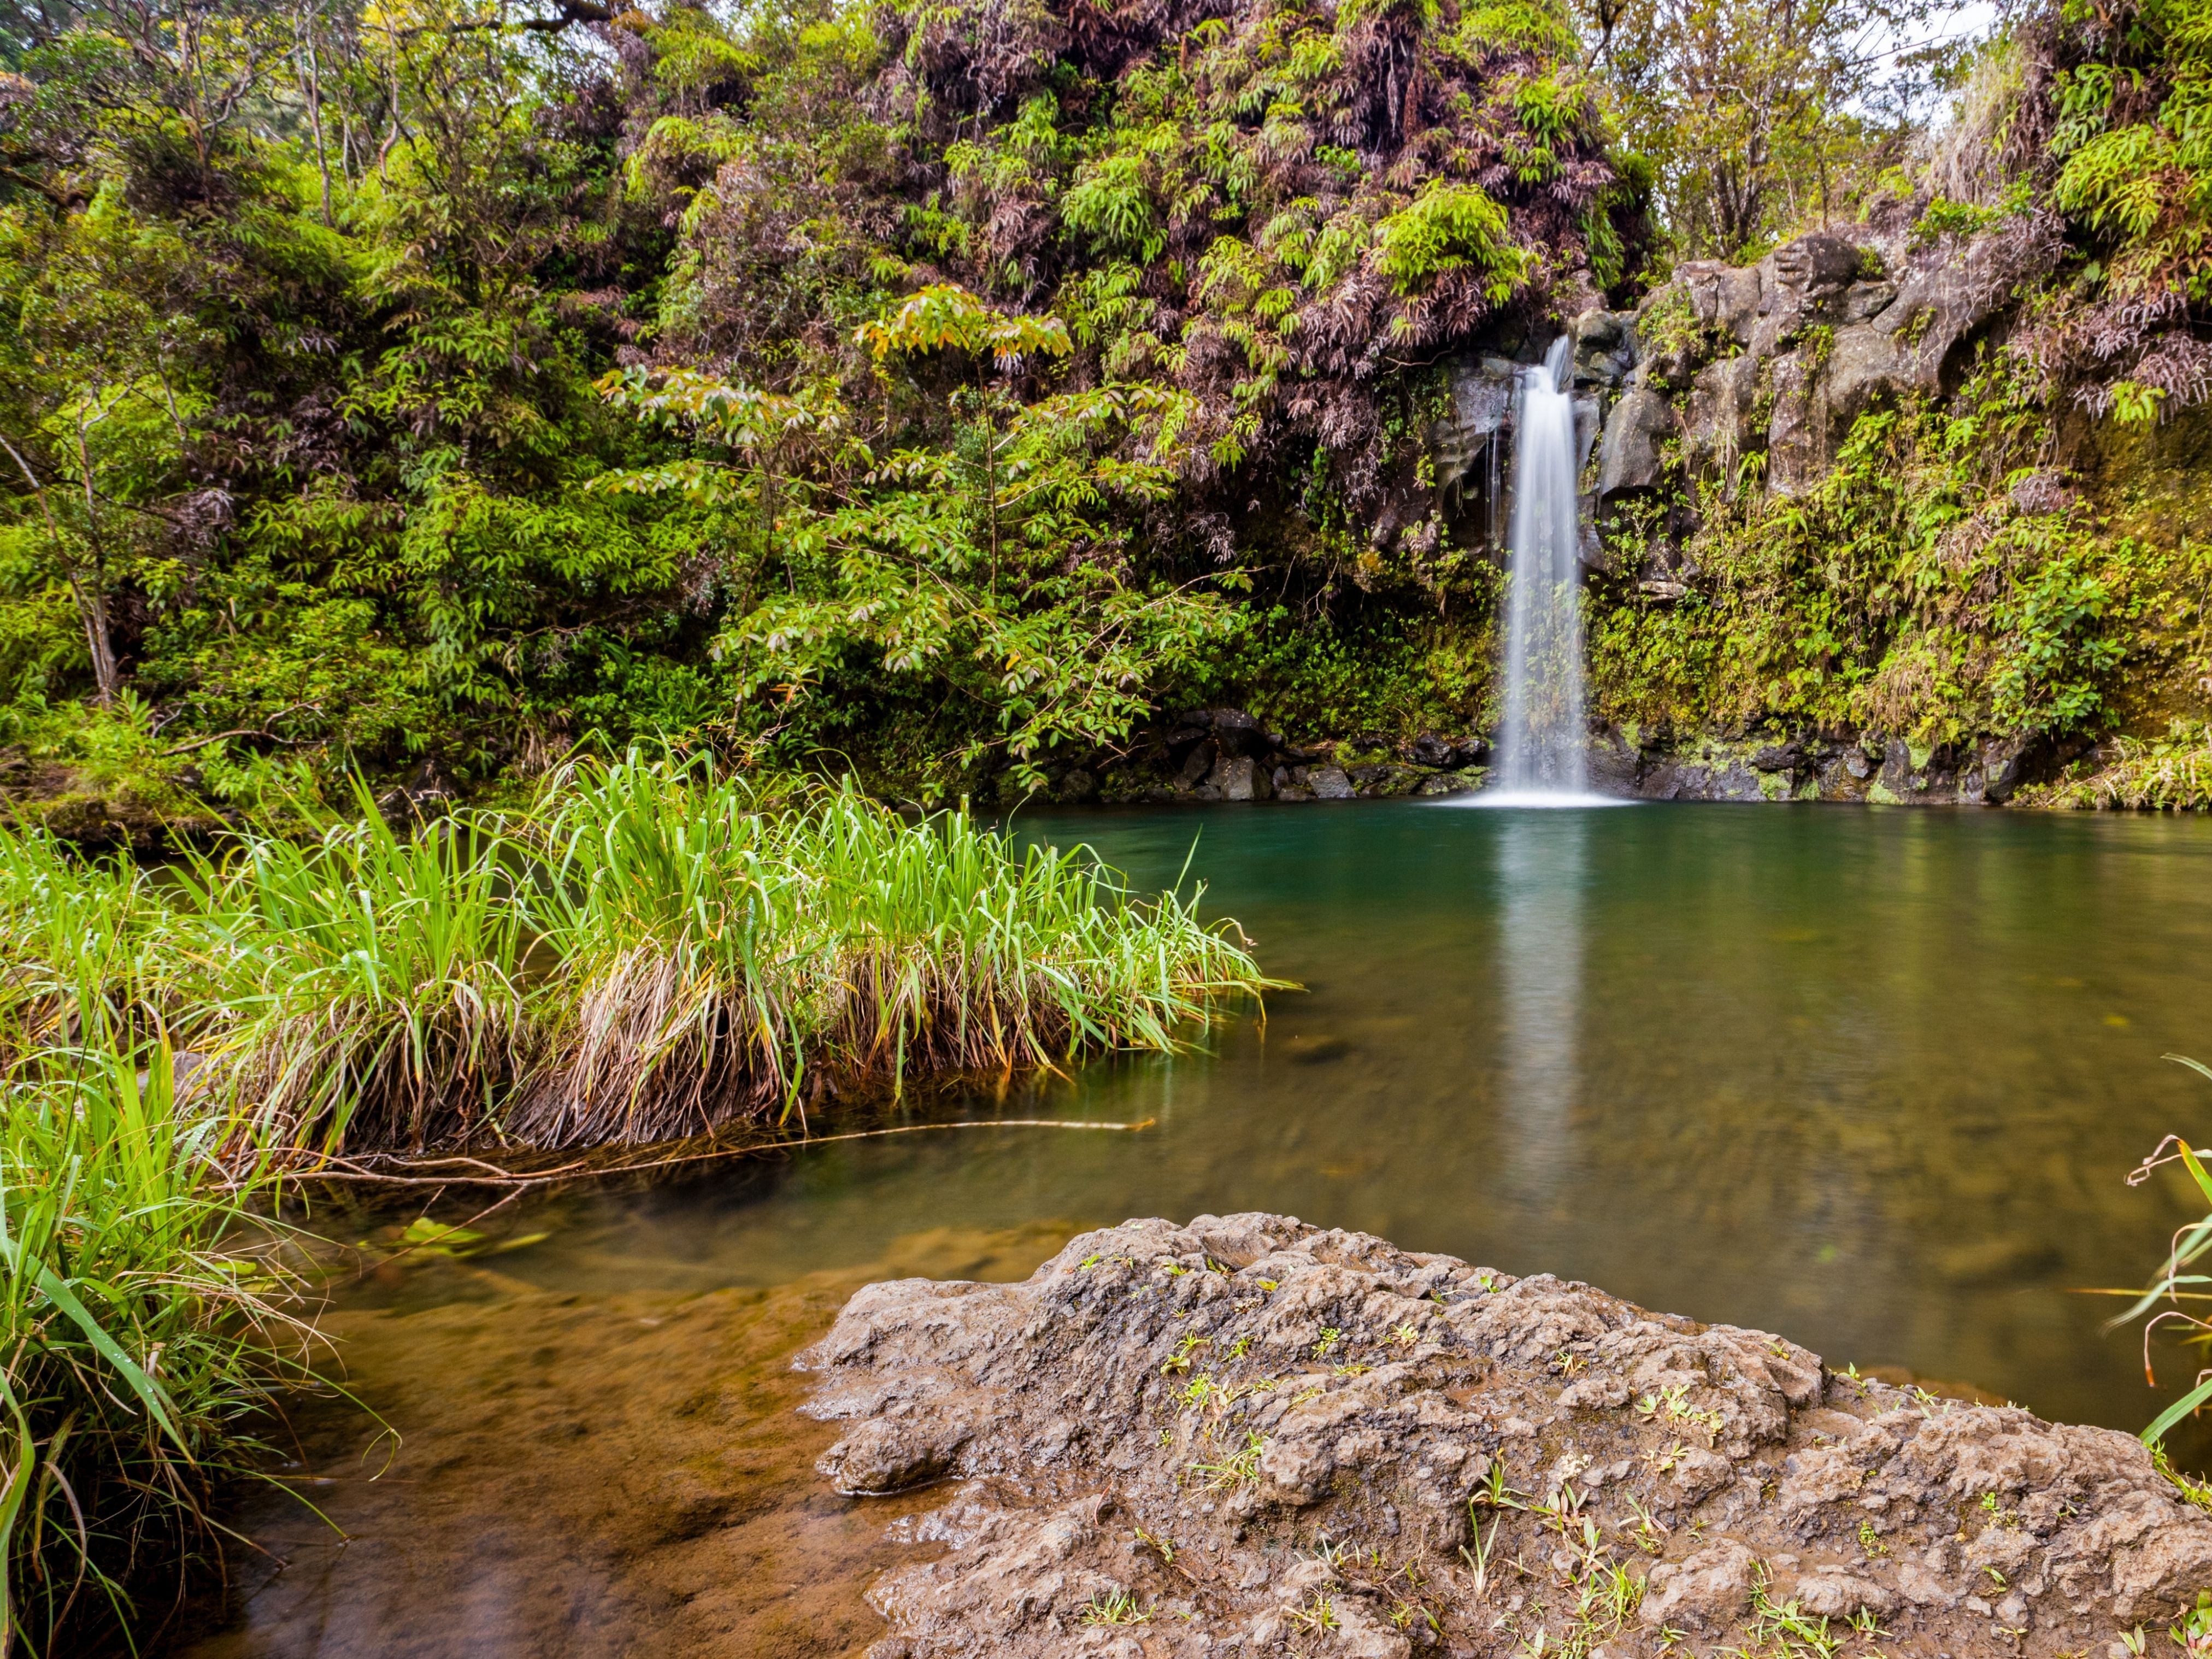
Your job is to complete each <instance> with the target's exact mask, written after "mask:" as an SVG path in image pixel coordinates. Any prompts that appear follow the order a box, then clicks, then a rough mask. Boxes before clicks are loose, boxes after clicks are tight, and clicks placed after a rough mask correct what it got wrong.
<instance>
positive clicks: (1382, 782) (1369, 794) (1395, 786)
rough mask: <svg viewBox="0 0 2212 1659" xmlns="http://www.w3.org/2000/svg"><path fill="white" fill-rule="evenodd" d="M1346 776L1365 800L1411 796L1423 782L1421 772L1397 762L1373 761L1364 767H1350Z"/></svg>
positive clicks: (1346, 771)
mask: <svg viewBox="0 0 2212 1659" xmlns="http://www.w3.org/2000/svg"><path fill="white" fill-rule="evenodd" d="M1345 775H1346V776H1347V777H1349V778H1350V779H1351V780H1352V788H1353V790H1354V791H1355V792H1356V793H1358V794H1359V795H1360V796H1361V797H1362V798H1363V799H1366V798H1381V797H1387V796H1391V795H1410V794H1412V793H1413V791H1414V789H1415V788H1417V787H1419V784H1420V781H1421V775H1420V774H1419V772H1417V771H1415V770H1414V769H1413V768H1412V767H1410V766H1401V765H1399V764H1398V763H1396V762H1395V761H1372V762H1370V763H1367V764H1365V765H1363V766H1348V767H1346V769H1345Z"/></svg>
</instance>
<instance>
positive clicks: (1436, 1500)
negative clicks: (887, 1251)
mask: <svg viewBox="0 0 2212 1659" xmlns="http://www.w3.org/2000/svg"><path fill="white" fill-rule="evenodd" d="M799 1364H800V1365H801V1366H802V1367H804V1368H807V1369H811V1370H813V1371H815V1372H816V1373H817V1374H818V1376H819V1379H820V1382H819V1386H818V1388H817V1390H816V1392H815V1394H814V1395H813V1396H812V1399H811V1403H810V1404H809V1405H808V1407H805V1409H806V1410H807V1411H808V1412H809V1413H811V1414H812V1415H815V1416H817V1417H821V1418H826V1419H836V1420H840V1421H842V1422H844V1423H846V1424H847V1425H849V1426H848V1428H847V1430H846V1432H845V1434H844V1437H843V1438H842V1439H841V1440H840V1441H839V1442H838V1443H837V1444H836V1446H835V1447H833V1448H832V1449H831V1450H830V1451H829V1454H828V1455H826V1456H825V1457H824V1458H823V1461H822V1463H821V1465H820V1467H821V1469H822V1472H823V1474H824V1475H825V1476H826V1477H827V1478H828V1479H829V1481H830V1482H831V1483H832V1484H833V1485H834V1486H836V1487H837V1488H838V1490H840V1491H842V1492H848V1493H878V1492H891V1491H896V1490H900V1489H902V1488H906V1487H910V1486H915V1485H917V1484H920V1483H922V1482H926V1481H932V1480H948V1481H951V1482H957V1484H955V1485H949V1486H947V1488H946V1492H945V1498H946V1502H945V1505H944V1507H943V1508H941V1509H940V1510H937V1511H936V1512H935V1513H933V1514H932V1515H930V1516H927V1517H925V1518H923V1519H922V1520H921V1522H919V1524H917V1525H914V1526H912V1527H911V1528H908V1530H907V1531H906V1532H905V1533H904V1534H902V1535H904V1536H906V1537H908V1539H909V1540H910V1541H912V1542H913V1543H915V1545H916V1546H917V1547H922V1546H928V1547H934V1548H935V1550H936V1553H935V1554H934V1559H917V1560H916V1561H915V1563H914V1565H910V1566H907V1567H904V1568H901V1569H896V1570H894V1571H892V1572H890V1574H889V1575H887V1576H886V1577H884V1579H883V1580H882V1581H880V1582H879V1583H878V1584H877V1585H876V1587H875V1588H874V1589H873V1590H872V1592H871V1596H870V1599H871V1601H872V1604H873V1605H874V1606H875V1607H877V1609H878V1611H879V1612H880V1613H882V1614H883V1615H884V1619H885V1620H887V1621H888V1623H889V1625H890V1634H889V1635H888V1636H886V1637H885V1638H884V1639H883V1640H882V1641H880V1642H878V1643H877V1644H875V1645H874V1647H872V1649H871V1650H870V1653H871V1655H872V1659H925V1656H932V1659H933V1656H939V1655H943V1656H951V1655H956V1654H957V1655H962V1656H977V1659H1014V1656H1024V1659H1028V1656H1038V1655H1058V1654H1076V1653H1092V1652H1096V1653H1110V1654H1115V1655H1120V1656H1127V1659H1138V1656H1152V1659H1158V1656H1169V1655H1173V1656H1178V1659H1197V1656H1228V1655H1236V1656H1238V1659H1253V1656H1259V1655H1267V1654H1289V1653H1297V1654H1315V1655H1335V1656H1365V1659H1386V1656H1387V1659H1402V1656H1410V1655H1412V1654H1413V1653H1414V1652H1416V1651H1422V1652H1433V1653H1438V1654H1446V1653H1449V1654H1467V1655H1485V1656H1498V1659H1504V1656H1507V1655H1509V1654H1514V1653H1522V1654H1527V1653H1531V1652H1553V1651H1563V1652H1565V1654H1567V1655H1569V1656H1571V1659H1585V1656H1587V1659H1595V1656H1596V1655H1598V1654H1599V1653H1604V1654H1607V1655H1613V1656H1627V1655H1630V1654H1635V1655H1638V1656H1650V1659H1659V1656H1662V1655H1664V1654H1667V1653H1670V1652H1674V1651H1675V1650H1678V1648H1680V1646H1681V1645H1682V1644H1686V1648H1687V1650H1689V1651H1694V1652H1699V1653H1707V1652H1716V1651H1718V1650H1721V1649H1723V1648H1736V1649H1741V1650H1743V1651H1745V1652H1747V1653H1753V1654H1759V1653H1774V1654H1778V1655H1798V1656H1812V1655H1814V1654H1816V1653H1820V1654H1826V1653H1830V1652H1835V1653H1839V1654H1840V1655H1841V1656H1842V1659H1862V1656H1864V1659H1871V1656H1872V1655H1873V1654H1874V1653H1875V1652H1879V1653H1881V1654H1882V1655H1885V1656H1889V1659H1896V1656H1899V1655H1906V1654H1911V1655H1926V1656H1928V1659H1937V1656H1942V1659H1984V1656H1988V1659H1994V1656H1997V1655H2005V1656H2020V1655H2032V1656H2049V1659H2057V1656H2061V1655H2076V1656H2092V1659H2105V1656H2106V1653H2107V1650H2108V1649H2109V1650H2110V1651H2111V1652H2112V1653H2113V1654H2124V1650H2123V1648H2122V1647H2121V1646H2120V1645H2119V1644H2118V1638H2119V1637H2120V1636H2121V1635H2122V1633H2124V1632H2132V1631H2133V1630H2134V1629H2135V1627H2136V1626H2138V1625H2139V1624H2141V1625H2149V1626H2157V1625H2158V1624H2159V1623H2160V1622H2162V1621H2166V1620H2171V1619H2172V1618H2173V1617H2174V1616H2176V1615H2177V1614H2178V1613H2179V1612H2180V1610H2181V1609H2182V1608H2183V1607H2185V1605H2187V1604H2189V1603H2191V1602H2193V1601H2194V1600H2195V1597H2196V1595H2197V1590H2198V1589H2200V1588H2203V1587H2204V1586H2207V1585H2212V1516H2206V1515H2205V1514H2203V1512H2201V1511H2199V1510H2195V1509H2192V1508H2191V1507H2190V1506H2188V1505H2187V1504H2185V1503H2183V1502H2182V1501H2181V1499H2180V1498H2179V1493H2178V1492H2177V1491H2176V1489H2175V1488H2173V1487H2172V1486H2171V1485H2170V1484H2169V1483H2167V1482H2166V1480H2164V1479H2163V1477H2161V1476H2160V1474H2158V1473H2157V1471H2156V1470H2155V1469H2154V1467H2153V1465H2152V1463H2151V1460H2150V1457H2149V1455H2148V1453H2146V1452H2145V1450H2144V1449H2143V1448H2142V1446H2140V1445H2139V1444H2137V1443H2136V1442H2135V1441H2134V1440H2133V1439H2131V1438H2130V1437H2128V1436H2126V1435H2123V1434H2119V1433H2116V1432H2113V1431H2109V1430H2104V1429H2090V1428H2066V1427H2059V1426H2055V1425H2051V1424H2047V1423H2044V1422H2041V1421H2039V1420H2038V1419H2036V1418H2034V1417H2033V1416H2031V1415H2030V1414H2029V1413H2027V1412H2025V1411H2021V1410H2019V1409H2017V1408H2015V1407H1984V1406H1973V1405H1962V1404H1957V1403H1954V1402H1950V1401H1938V1400H1936V1399H1933V1398H1931V1397H1929V1396H1927V1395H1918V1394H1907V1393H1905V1392H1903V1391H1900V1390H1899V1389H1893V1388H1890V1387H1887V1386H1886V1385H1883V1384H1881V1383H1868V1382H1862V1381H1859V1380H1857V1379H1855V1378H1850V1377H1844V1376H1836V1375H1834V1374H1832V1373H1830V1372H1829V1371H1827V1370H1826V1369H1825V1368H1824V1367H1823V1366H1822V1364H1821V1363H1820V1359H1819V1358H1818V1357H1817V1356H1815V1355H1814V1354H1811V1353H1808V1352H1806V1351H1805V1350H1804V1349H1802V1348H1800V1347H1798V1346H1796V1345H1795V1344H1793V1343H1790V1342H1788V1341H1785V1340H1782V1339H1781V1338H1778V1337H1774V1336H1769V1335H1767V1334H1764V1333H1762V1332H1758V1331H1748V1330H1740V1329H1737V1328H1733V1327H1730V1326H1724V1325H1700V1324H1697V1323H1695V1322H1692V1321H1690V1320H1686V1319H1681V1318H1675V1317H1672V1316H1666V1315H1657V1314H1650V1313H1646V1312H1644V1310H1641V1309H1639V1308H1636V1307H1634V1306H1632V1305H1631V1304H1627V1303H1625V1302H1622V1301H1620V1300H1618V1299H1617V1298H1615V1297H1610V1296H1607V1295H1606V1294H1604V1293H1603V1292H1601V1291H1595V1290H1592V1289H1591V1288H1589V1286H1588V1285H1577V1284H1570V1283H1563V1282H1561V1281H1560V1280H1558V1279H1553V1278H1550V1277H1548V1276H1546V1277H1537V1278H1530V1279H1517V1280H1516V1279H1512V1278H1510V1277H1509V1276H1507V1275H1504V1274H1501V1273H1492V1272H1489V1271H1486V1270H1485V1269H1482V1268H1478V1267H1469V1266H1468V1264H1467V1263H1465V1262H1462V1261H1456V1260H1455V1259H1453V1258H1452V1257H1449V1256H1441V1255H1414V1254H1409V1253H1407V1252H1405V1251H1402V1250H1400V1249H1395V1247H1393V1246H1392V1245H1390V1244H1388V1243H1384V1242H1383V1240H1381V1239H1378V1238H1373V1237H1368V1236H1366V1235H1364V1234H1358V1233H1345V1232H1334V1231H1329V1232H1324V1231H1320V1230H1318V1229H1316V1228H1313V1227H1310V1226H1307V1225H1304V1224H1303V1223H1300V1222H1298V1221H1296V1220H1292V1219H1289V1218H1285V1217H1281V1216H1273V1215H1256V1214H1255V1215H1237V1216H1229V1217H1225V1218H1221V1217H1212V1216H1201V1217H1200V1218H1198V1219H1196V1220H1194V1221H1193V1222H1192V1223H1191V1224H1190V1225H1188V1227H1178V1226H1176V1225H1172V1224H1171V1223H1169V1222H1166V1221H1157V1220H1155V1221H1132V1222H1128V1223H1126V1224H1124V1225H1121V1226H1119V1227H1115V1228H1112V1229H1109V1230H1106V1231H1099V1232H1094V1233H1089V1234H1085V1235H1084V1236H1083V1237H1079V1238H1077V1239H1076V1240H1074V1241H1073V1243H1070V1244H1069V1245H1068V1246H1067V1248H1066V1249H1064V1250H1062V1251H1061V1252H1060V1255H1058V1256H1056V1257H1054V1259H1053V1260H1052V1261H1049V1262H1048V1263H1047V1264H1046V1265H1045V1266H1044V1267H1041V1268H1039V1269H1038V1270H1037V1272H1036V1274H1035V1275H1034V1276H1032V1277H1031V1278H1030V1279H1029V1280H1028V1281H1027V1282H1026V1283H1024V1284H1021V1285H968V1284H944V1283H938V1282H933V1281H930V1280H926V1279H904V1280H900V1281H897V1282H895V1283H890V1284H881V1285H872V1286H870V1287H869V1288H867V1289H866V1290H865V1291H861V1292H860V1294H859V1295H857V1296H855V1297H854V1298H853V1300H852V1301H851V1303H849V1304H848V1305H847V1307H846V1309H845V1310H844V1312H843V1314H842V1316H840V1318H839V1319H838V1321H837V1323H836V1328H834V1329H833V1330H832V1331H831V1332H830V1333H829V1335H828V1336H827V1337H826V1338H824V1339H823V1340H822V1341H821V1342H820V1343H819V1344H818V1345H817V1346H815V1347H814V1348H812V1349H811V1350H810V1351H809V1352H807V1353H806V1354H805V1355H804V1356H802V1357H801V1358H800V1361H799ZM904 1524H905V1523H902V1526H903V1525H904ZM918 1553H919V1551H918ZM1822 1620H1826V1621H1827V1622H1826V1625H1825V1626H1823V1624H1822V1622H1821V1621H1822ZM1792 1621H1795V1622H1794V1624H1793V1623H1792ZM1808 1632H1817V1633H1818V1641H1817V1642H1814V1641H1813V1640H1812V1639H1811V1638H1809V1637H1808ZM2152 1639H2153V1640H2154V1641H2157V1642H2160V1643H2163V1641H2164V1640H2165V1638H2164V1636H2163V1635H2162V1634H2160V1633H2156V1632H2155V1631H2154V1635H2153V1637H2152ZM1820 1644H1828V1645H1826V1646H1825V1647H1824V1646H1822V1645H1820Z"/></svg>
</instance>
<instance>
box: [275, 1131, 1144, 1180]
mask: <svg viewBox="0 0 2212 1659" xmlns="http://www.w3.org/2000/svg"><path fill="white" fill-rule="evenodd" d="M1158 1121H1159V1120H1158V1118H1154V1117H1148V1118H1144V1119H1141V1120H1139V1121H1137V1122H1134V1123H1115V1122H1093V1121H1090V1120H1088V1119H1085V1118H1071V1117H979V1118H968V1119H964V1120H963V1121H959V1122H957V1123H901V1124H896V1125H894V1126H893V1127H890V1128H888V1129H854V1130H851V1131H848V1133H843V1134H835V1135H805V1136H801V1137H800V1138H799V1139H796V1140H763V1141H757V1142H756V1143H754V1144H753V1145H751V1146H722V1147H717V1148H716V1149H715V1150H714V1151H713V1152H684V1153H680V1154H678V1155H676V1156H673V1157H670V1158H646V1159H643V1160H641V1161H640V1162H637V1163H634V1164H605V1165H602V1166H599V1167H596V1168H595V1167H593V1166H592V1164H590V1163H588V1162H586V1161H584V1160H578V1161H577V1162H575V1163H572V1164H562V1165H560V1166H559V1167H557V1168H556V1169H551V1170H536V1171H533V1172H527V1173H526V1172H524V1171H522V1170H502V1169H501V1168H500V1167H499V1166H498V1165H497V1164H488V1163H486V1162H484V1161H483V1159H481V1158H428V1159H425V1160H423V1161H422V1162H420V1163H416V1162H411V1161H410V1162H409V1163H407V1164H404V1166H403V1167H404V1168H407V1169H428V1168H434V1167H435V1166H436V1165H439V1164H466V1165H469V1166H471V1168H474V1169H477V1170H483V1171H484V1172H485V1173H483V1174H482V1175H393V1174H386V1172H385V1171H383V1170H372V1169H368V1168H366V1167H364V1166H363V1165H362V1164H359V1163H356V1161H354V1160H353V1159H351V1158H332V1159H331V1160H330V1163H331V1164H337V1165H339V1166H341V1167H338V1168H335V1169H333V1168H329V1167H322V1168H317V1169H312V1170H290V1171H288V1172H286V1173H287V1178H289V1179H290V1180H293V1181H301V1182H306V1181H334V1182H362V1183H364V1184H368V1185H373V1186H382V1187H538V1186H544V1185H545V1184H546V1183H547V1182H555V1181H571V1180H586V1179H590V1178H592V1177H595V1176H614V1175H637V1174H641V1173H643V1172H645V1171H647V1170H666V1169H672V1168H674V1167H675V1166H676V1165H678V1164H698V1163H705V1162H710V1161H712V1160H714V1159H716V1158H744V1157H746V1156H748V1155H750V1154H751V1153H755V1152H786V1151H790V1150H793V1149H796V1148H798V1147H800V1146H828V1145H829V1143H831V1142H832V1141H838V1140H873V1139H877V1138H878V1136H882V1135H912V1134H922V1133H927V1132H929V1131H931V1130H935V1129H1110V1130H1117V1131H1119V1132H1121V1133H1124V1134H1134V1133H1138V1132H1139V1131H1140V1130H1145V1129H1149V1128H1151V1127H1153V1126H1154V1125H1155V1124H1157V1123H1158Z"/></svg>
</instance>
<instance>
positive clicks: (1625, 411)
mask: <svg viewBox="0 0 2212 1659" xmlns="http://www.w3.org/2000/svg"><path fill="white" fill-rule="evenodd" d="M1674 430H1675V420H1674V404H1671V403H1669V402H1668V400H1667V399H1666V398H1663V397H1662V396H1661V395H1660V394H1659V393H1658V392H1653V391H1651V390H1650V389H1649V388H1648V387H1644V386H1638V387H1637V388H1636V389H1635V390H1633V391H1632V392H1627V393H1626V395H1624V396H1623V397H1622V398H1620V401H1619V402H1618V403H1616V404H1613V413H1612V414H1611V415H1610V416H1607V419H1606V423H1605V442H1604V447H1602V448H1601V450H1600V451H1599V452H1598V468H1597V493H1598V495H1600V496H1607V495H1619V494H1620V493H1621V492H1623V491H1625V490H1631V489H1654V488H1656V486H1657V485H1658V483H1659V481H1660V480H1661V479H1662V477H1665V476H1666V470H1667V453H1666V444H1667V441H1668V439H1670V438H1672V437H1673V436H1674Z"/></svg>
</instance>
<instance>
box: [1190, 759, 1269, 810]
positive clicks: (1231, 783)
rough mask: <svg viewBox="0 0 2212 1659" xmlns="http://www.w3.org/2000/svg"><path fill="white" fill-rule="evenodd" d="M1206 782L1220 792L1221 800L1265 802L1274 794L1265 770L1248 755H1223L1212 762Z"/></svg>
mask: <svg viewBox="0 0 2212 1659" xmlns="http://www.w3.org/2000/svg"><path fill="white" fill-rule="evenodd" d="M1206 781H1207V782H1208V783H1210V784H1212V786H1213V787H1215V788H1216V789H1218V790H1219V791H1220V792H1221V799H1223V800H1265V799H1267V797H1268V796H1270V795H1272V794H1273V793H1274V788H1273V784H1272V783H1271V781H1269V777H1268V774H1267V768H1265V767H1264V766H1262V765H1261V764H1260V763H1259V762H1258V761H1255V760H1254V759H1253V758H1252V757H1250V756H1249V755H1233V756H1232V755H1224V756H1223V757H1221V758H1220V759H1219V760H1218V761H1216V762H1214V763H1213V770H1212V772H1211V773H1209V774H1208V775H1207V776H1206Z"/></svg>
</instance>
